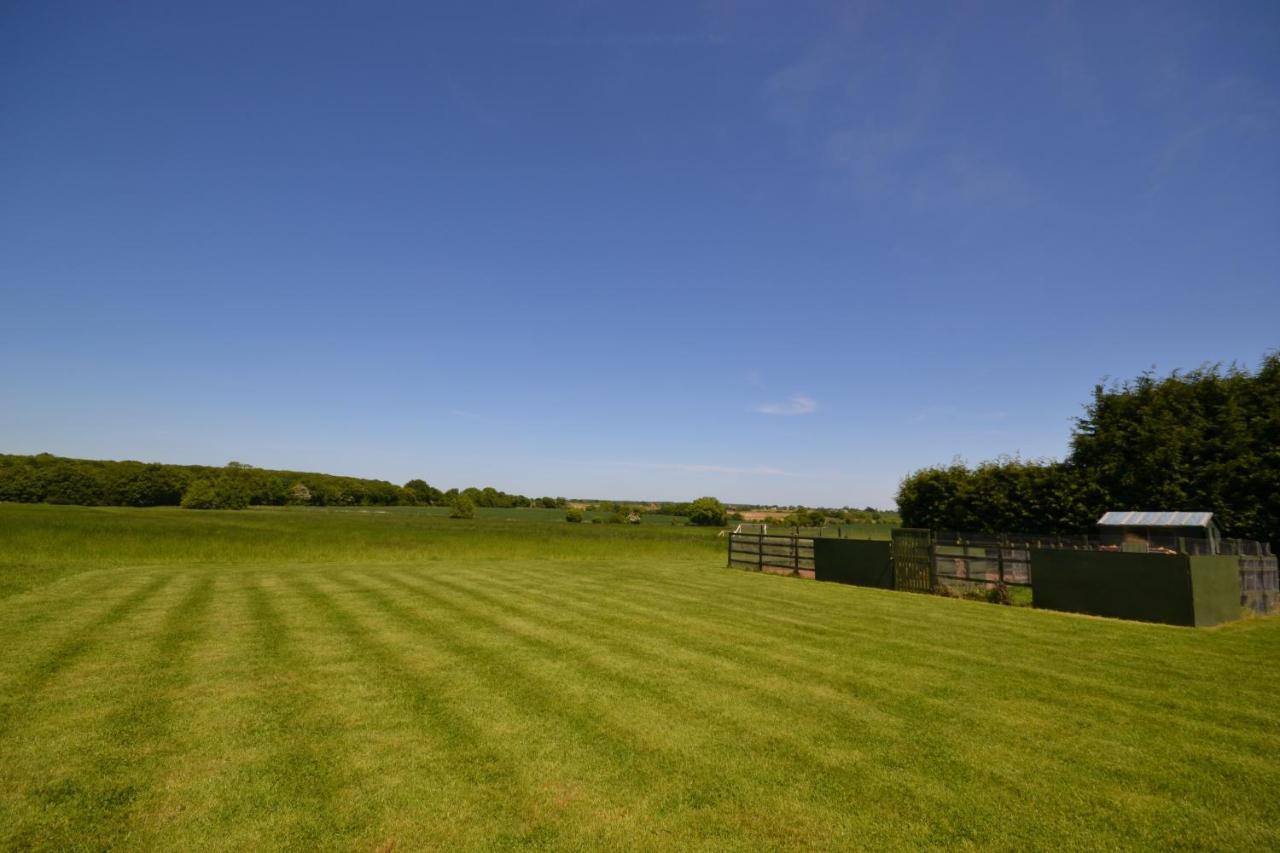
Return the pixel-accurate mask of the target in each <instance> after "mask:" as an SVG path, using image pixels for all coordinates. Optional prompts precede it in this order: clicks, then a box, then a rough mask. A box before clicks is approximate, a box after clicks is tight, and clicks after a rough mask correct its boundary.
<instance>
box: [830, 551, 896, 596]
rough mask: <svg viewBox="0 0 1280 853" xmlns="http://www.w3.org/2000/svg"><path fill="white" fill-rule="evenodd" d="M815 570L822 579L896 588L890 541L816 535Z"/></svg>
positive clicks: (882, 587)
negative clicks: (820, 536)
mask: <svg viewBox="0 0 1280 853" xmlns="http://www.w3.org/2000/svg"><path fill="white" fill-rule="evenodd" d="M813 573H814V577H816V578H817V579H818V580H820V581H834V582H836V583H851V584H855V585H857V586H874V587H879V588H881V589H893V565H892V563H890V561H889V543H888V542H884V541H879V542H875V541H871V540H866V539H814V540H813Z"/></svg>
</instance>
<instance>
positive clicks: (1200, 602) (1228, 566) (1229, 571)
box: [1188, 556, 1240, 628]
mask: <svg viewBox="0 0 1280 853" xmlns="http://www.w3.org/2000/svg"><path fill="white" fill-rule="evenodd" d="M1188 559H1189V560H1190V561H1191V594H1192V600H1193V601H1194V603H1195V619H1196V625H1197V626H1198V627H1202V628H1203V627H1207V626H1209V625H1221V624H1222V623H1223V622H1231V621H1233V620H1235V619H1239V618H1240V563H1239V560H1238V559H1237V558H1236V557H1222V556H1217V557H1189V558H1188Z"/></svg>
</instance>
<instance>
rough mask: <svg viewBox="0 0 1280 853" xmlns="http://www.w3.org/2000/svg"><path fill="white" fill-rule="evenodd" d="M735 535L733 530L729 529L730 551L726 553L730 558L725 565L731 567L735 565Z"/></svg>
mask: <svg viewBox="0 0 1280 853" xmlns="http://www.w3.org/2000/svg"><path fill="white" fill-rule="evenodd" d="M733 535H734V534H733V531H729V553H728V554H726V555H725V556H726V557H727V558H728V560H729V562H728V563H726V564H725V565H726V566H728V567H729V568H732V567H733Z"/></svg>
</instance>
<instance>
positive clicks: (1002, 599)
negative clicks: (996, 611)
mask: <svg viewBox="0 0 1280 853" xmlns="http://www.w3.org/2000/svg"><path fill="white" fill-rule="evenodd" d="M987 601H990V602H991V603H992V604H1013V598H1012V597H1011V596H1010V595H1009V587H1007V586H1005V585H1004V584H1002V583H998V584H996V585H995V586H993V587H991V589H989V590H987Z"/></svg>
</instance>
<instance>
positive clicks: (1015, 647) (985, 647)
mask: <svg viewBox="0 0 1280 853" xmlns="http://www.w3.org/2000/svg"><path fill="white" fill-rule="evenodd" d="M772 580H776V581H778V582H781V583H805V582H803V581H792V580H791V579H786V578H776V579H772ZM504 582H505V581H503V580H502V579H494V578H490V579H487V580H486V583H487V584H489V585H501V584H503V583H504ZM538 585H539V584H537V583H536V582H535V583H531V584H530V585H529V586H528V587H526V589H528V590H529V591H530V594H536V593H535V590H536V588H537V586H538ZM550 586H552V587H553V588H554V589H556V591H557V593H560V594H563V595H566V596H570V597H576V598H577V599H578V600H593V599H595V600H599V599H601V598H605V599H607V600H610V601H611V606H613V607H616V608H619V609H622V610H626V611H628V612H633V611H638V610H641V609H642V610H643V612H644V614H645V618H651V619H659V620H668V622H669V621H670V614H671V613H672V612H673V611H674V610H675V609H676V608H677V607H678V606H679V605H680V604H682V603H692V604H696V605H697V606H698V607H699V608H700V609H701V610H702V611H703V615H700V616H697V617H685V618H682V620H681V622H684V623H690V622H692V623H694V624H696V626H697V627H698V629H699V633H700V634H704V633H711V634H714V633H715V632H718V631H724V630H728V631H730V632H739V631H740V630H741V629H742V627H743V626H744V625H753V624H755V623H758V622H759V621H760V620H759V619H758V617H756V616H754V615H753V614H746V615H744V616H741V617H739V616H738V615H737V614H734V615H733V616H731V617H725V616H720V615H714V614H715V613H718V612H719V611H720V610H721V609H722V608H721V607H720V606H719V603H718V601H717V600H715V599H714V598H713V597H708V599H707V600H705V601H703V600H696V599H694V600H689V601H685V600H683V599H681V598H680V597H672V596H669V595H667V593H666V591H665V590H663V589H661V588H659V587H653V588H650V589H647V590H635V589H632V590H628V591H627V594H626V595H621V596H619V595H618V591H616V590H611V589H610V588H608V586H607V585H605V584H602V583H601V582H599V581H594V580H593V579H589V578H588V579H585V580H584V581H583V582H582V583H581V584H580V585H566V584H565V583H564V582H563V581H560V583H559V585H555V584H552V585H550ZM575 586H577V587H580V588H575ZM840 592H841V593H850V594H852V596H853V598H854V600H851V601H849V602H848V604H849V606H850V607H851V608H859V611H858V613H859V616H861V615H862V610H865V609H866V608H867V606H868V605H871V604H872V603H879V604H881V606H884V604H886V603H887V604H892V605H896V604H897V602H896V601H894V600H893V599H889V600H888V601H887V602H884V601H883V600H882V601H881V602H875V598H876V597H877V596H884V595H889V596H894V597H899V596H901V595H902V594H900V593H882V592H878V591H867V590H840ZM863 596H870V597H869V598H863V600H861V601H859V600H857V599H858V598H862V597H863ZM956 603H962V602H956ZM975 606H976V607H980V608H986V607H990V606H989V605H975ZM707 611H710V612H711V613H710V614H708V613H707ZM876 615H877V614H876V613H875V612H874V611H872V612H871V613H870V619H869V620H868V621H869V624H867V625H864V626H858V627H855V628H846V629H843V630H839V629H837V630H831V629H830V628H829V626H826V625H813V626H802V627H798V628H797V627H795V626H791V627H788V628H784V629H782V631H781V632H776V633H779V634H780V636H777V637H776V639H778V640H783V641H786V645H785V647H784V648H782V649H780V650H779V649H777V648H775V649H774V653H775V654H779V655H788V654H792V653H795V654H799V655H803V656H808V657H813V656H814V655H816V656H817V657H819V658H823V657H826V658H829V657H830V650H831V649H838V648H840V647H841V646H842V645H844V644H846V643H850V642H871V643H875V644H876V645H877V647H879V648H882V649H884V650H886V651H891V650H896V651H898V652H901V653H903V655H905V656H908V659H911V660H913V661H914V665H917V666H926V667H927V666H938V665H944V664H946V665H954V666H956V667H958V668H962V669H968V668H970V667H972V666H975V665H977V666H982V667H985V666H988V665H990V664H991V663H993V662H998V665H999V666H1001V667H1002V668H1008V669H1013V670H1015V671H1016V673H1017V675H1019V676H1020V677H1023V678H1030V679H1034V680H1038V681H1040V682H1041V683H1044V684H1045V685H1046V686H1047V687H1048V689H1049V692H1050V693H1052V694H1056V693H1057V690H1056V687H1057V685H1058V684H1059V683H1060V682H1061V681H1064V680H1065V681H1071V682H1074V683H1077V684H1079V685H1080V687H1081V689H1082V695H1091V694H1096V693H1097V692H1098V691H1099V689H1100V688H1101V689H1104V690H1106V691H1109V692H1110V693H1111V694H1112V695H1110V696H1107V697H1102V698H1108V699H1113V700H1117V701H1119V702H1121V703H1122V704H1125V705H1131V704H1132V705H1135V706H1138V705H1141V706H1143V707H1146V706H1150V705H1153V704H1156V703H1161V704H1170V703H1173V704H1177V703H1179V701H1180V700H1179V698H1177V697H1171V696H1170V694H1169V692H1168V691H1167V690H1166V689H1164V688H1165V686H1166V684H1167V680H1166V679H1165V678H1164V677H1163V675H1164V674H1161V673H1156V674H1155V675H1156V677H1154V678H1152V679H1151V680H1150V686H1149V687H1142V686H1139V685H1137V684H1136V683H1135V682H1134V681H1133V680H1118V681H1114V682H1112V683H1110V684H1108V683H1106V682H1099V681H1098V680H1097V675H1096V674H1095V672H1094V671H1092V670H1097V669H1101V668H1103V666H1105V665H1106V664H1107V663H1108V660H1107V659H1103V660H1100V661H1098V662H1097V666H1094V667H1089V668H1086V667H1081V666H1080V661H1079V660H1078V659H1077V658H1075V657H1073V655H1072V652H1073V649H1072V648H1071V647H1070V646H1071V645H1072V644H1068V647H1067V648H1061V649H1060V651H1059V655H1058V656H1057V657H1056V658H1046V657H1045V656H1044V655H1043V653H1042V651H1041V650H1042V649H1044V648H1045V647H1046V646H1048V645H1051V644H1052V645H1060V644H1059V643H1056V642H1055V638H1054V637H1053V636H1052V635H1048V636H1046V637H1041V638H1036V639H1034V640H1030V641H1021V640H1018V639H1016V638H1005V637H1003V636H1002V635H1001V634H1000V633H999V631H998V629H996V630H994V631H993V629H992V628H991V627H990V626H983V628H982V630H981V631H980V632H979V631H963V632H957V634H956V636H957V637H958V638H960V639H961V640H962V641H963V642H966V643H971V644H972V645H973V646H974V650H972V651H966V650H965V648H963V647H960V648H957V647H955V646H953V645H948V644H947V643H946V642H944V641H942V640H941V639H940V638H938V637H936V636H933V635H932V633H931V635H930V636H929V637H928V638H927V639H925V638H921V639H913V637H915V636H917V635H919V633H920V632H919V631H918V630H908V628H907V626H904V627H903V629H902V630H899V631H896V632H892V633H891V632H888V631H885V630H884V626H883V625H881V624H879V623H878V620H877V619H876ZM974 615H975V617H980V616H981V615H983V614H981V613H977V614H974ZM1027 615H1029V616H1031V618H1032V619H1035V618H1036V617H1037V616H1039V615H1041V614H1027ZM829 618H830V616H828V619H829ZM975 621H977V619H975ZM771 627H773V626H772V625H770V624H768V623H766V624H765V625H756V626H755V631H756V633H755V639H756V642H755V643H754V645H759V642H760V641H759V637H760V636H761V635H762V634H767V632H766V628H771ZM909 627H910V628H911V629H915V628H918V625H911V626H909ZM1139 627H1143V626H1139ZM975 633H977V634H979V636H976V637H975V636H973V634H975ZM986 637H990V641H989V642H985V641H984V639H985V638H986ZM815 639H823V640H825V641H826V642H825V643H824V644H823V645H821V646H817V645H815V644H814V643H813V642H812V641H813V640H815ZM743 642H744V643H747V642H749V638H747V637H743ZM1089 652H1090V653H1091V654H1093V655H1095V656H1096V649H1093V648H1091V649H1089ZM1026 658H1031V659H1033V660H1037V661H1041V662H1043V661H1045V660H1054V661H1055V662H1056V663H1057V664H1058V665H1057V666H1053V667H1048V666H1045V665H1043V663H1040V664H1039V665H1036V666H1034V667H1030V666H1027V665H1026V664H1025V663H1024V662H1023V661H1024V659H1026ZM1155 660H1156V663H1155V666H1156V667H1157V668H1159V663H1158V660H1159V659H1158V658H1156V659H1155ZM797 664H798V665H802V664H800V662H799V661H798V660H797ZM1073 670H1074V671H1073ZM1185 675H1186V674H1185V673H1177V674H1176V676H1177V677H1179V678H1183V677H1185ZM1011 683H1013V682H1011ZM1016 683H1017V684H1018V685H1019V688H1022V687H1024V686H1025V682H1023V681H1019V682H1016ZM1184 704H1185V705H1187V706H1188V707H1187V708H1186V709H1185V710H1188V711H1189V710H1190V709H1191V708H1194V709H1196V710H1199V711H1202V712H1205V713H1202V715H1201V717H1200V722H1201V723H1203V724H1205V725H1208V726H1214V725H1218V723H1217V717H1216V715H1215V710H1216V709H1214V708H1208V709H1205V708H1203V706H1202V705H1201V704H1199V703H1198V702H1197V700H1195V699H1188V700H1186V701H1185V703H1184ZM1223 705H1224V706H1225V707H1228V708H1231V709H1232V710H1234V711H1235V712H1237V713H1238V712H1240V711H1241V708H1240V705H1239V703H1236V702H1233V701H1232V699H1231V698H1229V697H1224V699H1223ZM1245 713H1248V711H1247V709H1246V711H1245ZM1263 717H1264V715H1262V714H1261V712H1260V711H1259V712H1258V719H1257V721H1258V722H1260V723H1261V722H1265V720H1264V719H1263ZM1219 728H1220V729H1221V730H1222V731H1221V732H1220V733H1222V734H1226V735H1229V734H1230V727H1227V726H1219Z"/></svg>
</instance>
